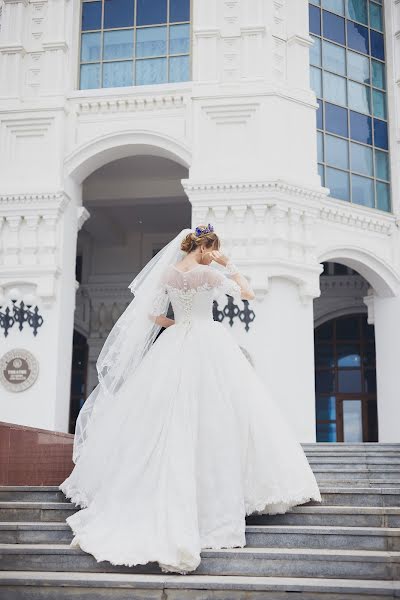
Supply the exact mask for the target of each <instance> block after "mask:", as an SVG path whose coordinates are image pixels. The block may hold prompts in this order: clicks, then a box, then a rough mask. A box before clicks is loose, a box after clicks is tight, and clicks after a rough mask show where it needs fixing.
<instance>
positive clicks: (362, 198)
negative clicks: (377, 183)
mask: <svg viewBox="0 0 400 600" xmlns="http://www.w3.org/2000/svg"><path fill="white" fill-rule="evenodd" d="M351 194H352V199H353V202H355V204H362V205H363V206H370V207H371V208H373V207H374V181H373V179H368V178H367V177H360V175H352V176H351Z"/></svg>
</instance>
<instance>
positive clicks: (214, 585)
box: [0, 571, 400, 600]
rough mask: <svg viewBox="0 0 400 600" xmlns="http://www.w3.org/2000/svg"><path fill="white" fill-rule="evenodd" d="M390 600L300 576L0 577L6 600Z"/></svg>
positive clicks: (397, 593) (367, 585)
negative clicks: (287, 599)
mask: <svg viewBox="0 0 400 600" xmlns="http://www.w3.org/2000/svg"><path fill="white" fill-rule="evenodd" d="M289 595H290V598H291V600H389V599H393V598H395V597H396V598H398V597H400V582H396V581H383V580H373V579H369V580H368V581H365V580H362V579H331V578H329V579H320V578H312V577H310V578H306V577H304V578H300V577H257V576H254V577H238V576H215V575H208V576H207V575H189V574H188V575H174V574H171V575H167V574H162V575H131V574H127V573H55V572H49V571H45V572H43V571H39V572H38V571H9V572H8V573H1V572H0V597H2V598H4V599H5V600H72V599H73V598H76V599H77V600H78V599H79V600H211V599H213V600H278V599H281V600H283V599H285V598H288V597H289Z"/></svg>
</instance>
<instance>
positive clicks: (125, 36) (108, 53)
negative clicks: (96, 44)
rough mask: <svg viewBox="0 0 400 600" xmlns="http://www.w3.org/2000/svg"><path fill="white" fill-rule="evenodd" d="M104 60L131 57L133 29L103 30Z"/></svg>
mask: <svg viewBox="0 0 400 600" xmlns="http://www.w3.org/2000/svg"><path fill="white" fill-rule="evenodd" d="M103 53H104V60H115V59H116V58H131V57H132V55H133V29H120V30H117V31H105V32H104V50H103Z"/></svg>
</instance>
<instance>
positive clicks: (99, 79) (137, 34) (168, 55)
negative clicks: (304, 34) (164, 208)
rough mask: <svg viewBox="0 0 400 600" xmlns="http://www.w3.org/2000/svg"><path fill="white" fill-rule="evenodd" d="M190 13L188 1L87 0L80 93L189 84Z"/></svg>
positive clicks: (83, 9)
mask: <svg viewBox="0 0 400 600" xmlns="http://www.w3.org/2000/svg"><path fill="white" fill-rule="evenodd" d="M190 7H191V1H190V0H104V1H103V4H102V2H100V1H98V0H94V1H88V0H83V1H82V24H81V49H80V77H79V85H80V88H81V89H92V88H100V87H121V86H132V85H145V84H158V83H166V82H168V81H170V82H174V83H177V82H181V81H188V80H189V79H190V71H191V60H190V54H191V26H190ZM168 9H169V14H168ZM168 18H169V19H170V20H168ZM139 63H140V64H139ZM321 93H322V90H321Z"/></svg>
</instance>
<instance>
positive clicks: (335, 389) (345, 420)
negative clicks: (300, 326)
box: [315, 314, 378, 442]
mask: <svg viewBox="0 0 400 600" xmlns="http://www.w3.org/2000/svg"><path fill="white" fill-rule="evenodd" d="M315 391H316V430H317V441H318V442H376V441H378V415H377V402H376V369H375V333H374V327H373V326H372V325H369V324H368V322H367V316H366V314H351V315H346V316H342V317H337V318H334V319H330V320H329V321H327V322H325V323H323V324H321V325H320V326H319V327H317V328H316V329H315Z"/></svg>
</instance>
